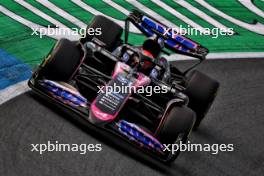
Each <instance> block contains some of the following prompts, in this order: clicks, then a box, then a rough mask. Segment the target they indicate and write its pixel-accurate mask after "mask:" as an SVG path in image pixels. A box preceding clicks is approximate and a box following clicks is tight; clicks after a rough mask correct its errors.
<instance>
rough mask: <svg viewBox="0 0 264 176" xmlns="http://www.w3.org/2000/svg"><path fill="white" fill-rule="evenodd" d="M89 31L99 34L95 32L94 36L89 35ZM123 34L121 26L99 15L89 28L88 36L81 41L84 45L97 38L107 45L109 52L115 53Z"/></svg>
mask: <svg viewBox="0 0 264 176" xmlns="http://www.w3.org/2000/svg"><path fill="white" fill-rule="evenodd" d="M89 31H97V32H94V35H89V33H88V32H89ZM122 32H123V29H122V28H121V26H119V25H118V24H116V23H115V22H113V21H112V20H110V19H108V18H106V17H104V16H101V15H98V16H95V17H94V19H93V20H92V22H91V23H90V24H89V25H88V26H87V33H86V36H83V38H81V40H80V41H81V43H83V44H84V43H85V42H88V41H91V40H92V39H93V38H94V37H96V38H97V39H99V40H100V41H102V42H103V43H104V44H105V48H106V49H107V50H109V51H113V50H114V49H115V48H116V47H117V46H118V45H119V44H120V42H121V35H122ZM90 34H91V32H90Z"/></svg>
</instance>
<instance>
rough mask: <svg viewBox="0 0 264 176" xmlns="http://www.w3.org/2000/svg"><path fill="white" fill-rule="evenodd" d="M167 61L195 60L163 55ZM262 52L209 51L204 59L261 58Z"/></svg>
mask: <svg viewBox="0 0 264 176" xmlns="http://www.w3.org/2000/svg"><path fill="white" fill-rule="evenodd" d="M165 57H166V58H167V59H168V60H169V61H181V60H197V59H195V58H193V57H190V56H183V55H180V54H172V55H170V56H165ZM263 58H264V52H225V53H209V54H208V55H207V56H206V60H215V59H217V60H228V59H263Z"/></svg>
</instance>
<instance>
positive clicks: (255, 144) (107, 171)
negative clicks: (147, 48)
mask: <svg viewBox="0 0 264 176" xmlns="http://www.w3.org/2000/svg"><path fill="white" fill-rule="evenodd" d="M185 64H186V63H179V65H185ZM198 69H199V70H201V71H203V72H205V73H207V74H208V75H211V76H212V77H214V78H215V79H217V80H219V81H220V83H221V88H220V92H219V95H218V97H217V99H216V101H215V103H214V104H213V106H212V109H211V110H210V112H209V113H208V115H207V117H206V119H205V120H204V121H203V123H202V125H201V127H200V129H199V131H197V132H193V133H192V135H191V139H190V140H191V141H192V143H202V144H203V143H209V144H213V143H218V144H221V143H224V144H228V143H231V144H234V147H235V151H233V152H220V153H219V154H217V155H212V154H210V153H209V152H184V153H181V155H180V156H179V158H178V159H177V160H176V161H175V162H174V163H173V164H172V165H171V166H166V165H163V164H161V163H160V162H157V161H155V160H153V159H146V158H145V157H141V155H138V154H136V151H134V152H133V151H132V152H128V151H127V149H123V147H122V146H121V147H120V145H121V143H117V144H114V142H113V144H112V143H111V139H108V140H107V139H106V138H100V137H98V136H97V134H96V133H97V132H94V131H93V130H88V129H85V128H84V127H83V126H80V125H78V123H74V122H73V121H71V120H69V118H67V117H66V114H65V113H63V112H61V111H58V110H57V108H53V107H52V106H51V105H50V104H47V103H44V102H43V101H42V100H41V99H39V98H38V97H36V96H34V94H32V92H28V93H25V94H23V95H21V96H18V97H16V98H15V99H12V100H11V101H8V102H6V103H5V104H3V105H1V106H0V175H2V176H13V175H20V176H22V175H25V176H28V175H49V176H50V175H53V176H55V175H74V176H78V175H80V176H83V175H88V176H89V175H98V176H101V175H151V176H156V175H179V176H180V175H189V176H194V175H203V176H212V175H214V176H217V175H221V176H223V175H229V176H237V175H239V176H253V175H256V176H260V175H263V173H264V147H263V146H264V135H263V134H264V133H263V132H264V108H263V107H264V60H261V59H258V60H254V59H250V60H221V61H220V60H219V61H218V60H214V61H207V62H206V63H204V64H203V65H201V66H200V67H199V68H198ZM65 117H66V118H65ZM47 141H59V142H60V143H69V144H72V143H77V144H81V143H86V144H89V143H92V144H96V143H102V148H103V150H102V151H101V152H89V153H87V154H85V155H80V154H79V153H78V152H46V153H44V154H42V155H40V154H39V153H37V152H31V151H30V150H31V146H30V144H32V143H33V144H36V143H47Z"/></svg>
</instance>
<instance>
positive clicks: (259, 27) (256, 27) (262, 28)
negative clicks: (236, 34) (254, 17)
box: [195, 0, 264, 35]
mask: <svg viewBox="0 0 264 176" xmlns="http://www.w3.org/2000/svg"><path fill="white" fill-rule="evenodd" d="M195 1H196V2H198V3H199V4H200V5H202V6H203V7H205V8H207V9H208V10H210V11H211V12H213V13H215V14H217V15H219V16H220V17H222V18H224V19H226V20H228V21H230V22H232V23H234V24H236V25H238V26H241V27H243V28H245V29H247V30H250V31H252V32H255V33H258V34H261V35H264V25H263V24H261V23H259V22H257V23H256V24H249V23H245V22H243V21H240V20H238V19H235V18H233V17H231V16H229V15H227V14H225V13H223V12H222V11H220V10H218V9H216V8H215V7H213V6H211V5H210V4H209V3H207V2H206V1H204V0H195Z"/></svg>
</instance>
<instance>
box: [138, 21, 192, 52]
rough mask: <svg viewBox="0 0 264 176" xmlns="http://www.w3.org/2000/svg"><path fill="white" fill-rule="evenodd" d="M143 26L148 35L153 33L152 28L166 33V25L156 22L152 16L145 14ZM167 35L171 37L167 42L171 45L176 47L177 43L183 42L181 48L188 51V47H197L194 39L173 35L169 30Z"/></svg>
mask: <svg viewBox="0 0 264 176" xmlns="http://www.w3.org/2000/svg"><path fill="white" fill-rule="evenodd" d="M141 27H142V28H143V30H144V31H146V32H147V33H148V35H150V34H151V32H150V31H151V29H154V30H156V31H158V32H159V33H161V34H164V33H165V28H164V27H165V26H162V25H161V24H159V23H157V22H155V21H154V20H151V19H150V18H148V17H146V16H143V18H142V24H141ZM167 37H170V39H168V40H169V41H167V42H166V40H165V42H166V43H167V44H168V45H169V46H171V47H175V45H176V44H177V43H178V44H181V45H182V47H181V48H179V50H180V51H187V50H188V49H195V48H196V45H195V43H194V42H193V41H190V40H189V39H187V38H185V37H183V36H181V35H177V36H175V37H174V36H173V35H172V31H169V32H168V33H167Z"/></svg>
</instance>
